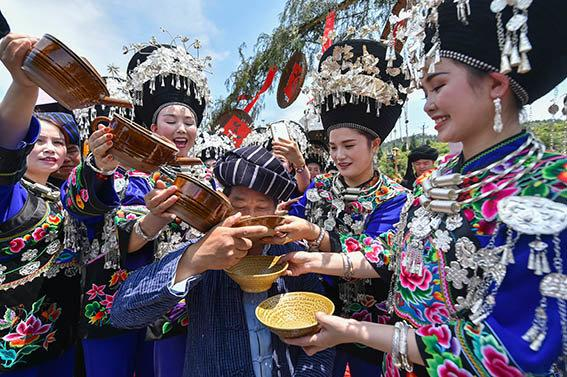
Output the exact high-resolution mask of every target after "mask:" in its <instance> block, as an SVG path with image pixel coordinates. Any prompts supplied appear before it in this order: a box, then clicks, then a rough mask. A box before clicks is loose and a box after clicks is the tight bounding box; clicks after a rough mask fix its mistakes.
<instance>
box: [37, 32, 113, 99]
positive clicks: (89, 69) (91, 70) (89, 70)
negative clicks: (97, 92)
mask: <svg viewBox="0 0 567 377" xmlns="http://www.w3.org/2000/svg"><path fill="white" fill-rule="evenodd" d="M42 38H45V39H48V40H50V41H52V42H53V43H55V44H57V45H59V47H61V48H62V49H63V50H64V51H65V52H66V53H67V54H69V56H71V57H72V58H73V60H75V61H76V62H77V63H79V65H80V66H82V67H83V68H84V69H85V71H86V72H87V73H88V74H89V75H90V76H91V77H93V78H94V79H95V80H96V81H98V82H99V83H100V84H101V86H102V87H103V88H104V95H105V96H108V95H110V92H109V91H108V88H107V87H106V84H105V83H104V81H103V80H102V77H101V75H100V74H99V73H98V72H97V71H96V70H95V69H94V68H93V67H92V66H91V65H90V64H87V63H85V61H84V60H83V58H81V57H80V56H79V55H77V54H76V53H75V52H73V50H71V49H70V48H69V47H68V46H67V45H65V43H63V42H61V41H60V40H59V39H57V38H55V37H54V36H53V35H51V34H49V33H46V34H44V35H43V37H42Z"/></svg>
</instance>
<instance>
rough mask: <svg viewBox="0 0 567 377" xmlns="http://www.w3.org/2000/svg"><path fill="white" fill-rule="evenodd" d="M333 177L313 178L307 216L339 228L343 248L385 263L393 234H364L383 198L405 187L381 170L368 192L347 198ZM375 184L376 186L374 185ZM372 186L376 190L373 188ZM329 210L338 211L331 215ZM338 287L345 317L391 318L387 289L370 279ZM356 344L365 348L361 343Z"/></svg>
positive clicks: (330, 226) (372, 319)
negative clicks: (386, 245)
mask: <svg viewBox="0 0 567 377" xmlns="http://www.w3.org/2000/svg"><path fill="white" fill-rule="evenodd" d="M378 174H380V173H378ZM334 178H335V176H334V175H333V174H323V175H319V176H317V177H316V178H315V179H314V182H313V186H314V187H313V188H311V189H310V190H308V192H307V193H306V195H307V199H308V207H307V210H306V213H305V214H306V218H307V219H309V220H310V221H312V222H313V223H317V224H319V225H320V226H324V227H325V228H326V229H332V230H334V231H336V232H338V234H339V240H340V242H341V245H342V251H343V252H345V253H357V252H358V253H363V254H364V255H365V256H366V258H367V259H368V260H369V261H370V262H371V263H373V264H374V265H375V266H379V267H380V266H383V265H384V264H386V263H388V262H389V258H390V252H389V250H387V249H385V248H384V246H383V242H384V241H391V238H390V235H389V233H384V234H383V235H380V236H379V237H373V236H369V235H367V234H365V233H364V231H365V229H366V228H367V218H368V216H370V215H371V214H372V213H373V212H374V211H376V210H378V209H379V207H380V206H381V205H382V204H383V203H384V202H387V201H388V200H390V199H393V198H395V197H396V196H398V195H401V194H403V193H405V192H406V191H405V189H404V188H403V187H402V186H400V185H398V184H397V183H395V182H393V181H391V180H390V179H389V178H387V177H386V176H384V175H381V174H380V175H378V176H375V178H374V180H372V181H371V182H369V183H368V184H367V186H365V187H363V188H362V189H363V190H366V189H368V190H369V192H366V194H365V195H360V196H359V197H358V199H357V200H354V201H350V202H347V201H343V200H341V199H340V198H337V197H336V195H335V194H334V193H333V189H332V187H333V179H334ZM373 186H376V188H375V189H374V188H372V187H373ZM370 188H372V190H374V191H370ZM329 213H333V214H335V215H332V216H330V215H329ZM337 289H338V295H339V301H340V308H341V309H340V312H339V313H338V314H339V315H341V316H342V317H345V318H354V319H357V320H360V321H369V322H375V323H387V322H388V321H389V316H388V311H387V309H386V305H385V304H384V303H383V302H382V301H383V300H384V299H385V295H384V296H380V295H383V294H385V292H382V290H380V291H378V290H377V288H376V287H375V286H373V283H372V281H371V280H370V279H363V280H356V281H352V282H345V281H340V282H339V283H338V288H337ZM356 347H357V348H365V346H362V345H356Z"/></svg>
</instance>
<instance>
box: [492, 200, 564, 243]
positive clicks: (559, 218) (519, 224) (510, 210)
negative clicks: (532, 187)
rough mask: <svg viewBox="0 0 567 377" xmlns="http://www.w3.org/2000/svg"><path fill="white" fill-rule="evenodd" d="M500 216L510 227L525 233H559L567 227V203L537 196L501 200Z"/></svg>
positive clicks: (499, 205) (499, 206) (499, 203)
mask: <svg viewBox="0 0 567 377" xmlns="http://www.w3.org/2000/svg"><path fill="white" fill-rule="evenodd" d="M498 216H499V217H500V220H501V221H502V222H503V223H504V224H506V225H507V226H508V227H510V228H512V229H513V230H515V231H516V232H519V233H523V234H531V235H538V234H539V235H544V234H558V233H561V231H563V230H564V229H565V228H566V227H567V205H565V204H562V203H557V202H554V201H552V200H549V199H546V198H540V197H537V196H521V197H520V196H509V197H507V198H504V199H502V200H500V201H499V202H498Z"/></svg>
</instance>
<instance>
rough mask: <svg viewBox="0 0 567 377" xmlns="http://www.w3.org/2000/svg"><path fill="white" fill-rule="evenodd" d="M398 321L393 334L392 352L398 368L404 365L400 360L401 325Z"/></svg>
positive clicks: (393, 361)
mask: <svg viewBox="0 0 567 377" xmlns="http://www.w3.org/2000/svg"><path fill="white" fill-rule="evenodd" d="M398 323H400V322H397V323H396V324H395V325H394V335H393V336H392V351H391V352H390V353H391V355H392V364H394V366H395V367H396V368H398V369H400V368H401V367H402V363H401V362H400V327H399V326H398Z"/></svg>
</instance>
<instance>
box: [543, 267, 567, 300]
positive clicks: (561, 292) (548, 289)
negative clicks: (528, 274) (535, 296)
mask: <svg viewBox="0 0 567 377" xmlns="http://www.w3.org/2000/svg"><path fill="white" fill-rule="evenodd" d="M539 291H540V292H541V294H542V295H544V296H546V297H552V298H556V299H560V300H567V275H564V274H559V273H553V274H548V275H546V276H545V277H544V278H543V279H542V280H541V283H540V284H539Z"/></svg>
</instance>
